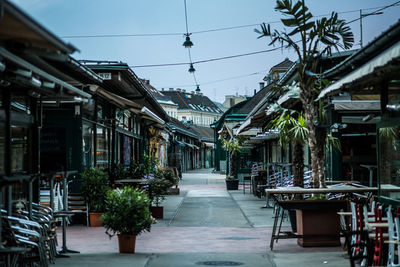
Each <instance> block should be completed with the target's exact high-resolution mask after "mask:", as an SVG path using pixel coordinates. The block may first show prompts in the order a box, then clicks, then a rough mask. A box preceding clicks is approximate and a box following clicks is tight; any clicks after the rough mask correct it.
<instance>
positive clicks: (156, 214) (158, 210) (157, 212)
mask: <svg viewBox="0 0 400 267" xmlns="http://www.w3.org/2000/svg"><path fill="white" fill-rule="evenodd" d="M150 211H151V216H153V218H155V219H162V218H164V207H150Z"/></svg>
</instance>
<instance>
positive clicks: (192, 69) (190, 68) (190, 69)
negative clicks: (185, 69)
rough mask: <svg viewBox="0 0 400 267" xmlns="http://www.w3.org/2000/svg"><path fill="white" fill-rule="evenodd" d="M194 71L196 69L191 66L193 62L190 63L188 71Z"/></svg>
mask: <svg viewBox="0 0 400 267" xmlns="http://www.w3.org/2000/svg"><path fill="white" fill-rule="evenodd" d="M195 71H196V69H195V68H194V67H193V63H190V67H189V72H190V73H193V72H195Z"/></svg>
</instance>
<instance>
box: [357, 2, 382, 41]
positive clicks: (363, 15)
mask: <svg viewBox="0 0 400 267" xmlns="http://www.w3.org/2000/svg"><path fill="white" fill-rule="evenodd" d="M382 14H383V12H371V13H367V14H363V13H362V9H360V46H361V47H363V33H362V32H363V31H362V18H364V17H368V16H374V15H382Z"/></svg>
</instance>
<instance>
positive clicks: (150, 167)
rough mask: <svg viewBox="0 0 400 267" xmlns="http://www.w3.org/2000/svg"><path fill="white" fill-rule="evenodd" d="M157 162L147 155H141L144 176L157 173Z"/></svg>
mask: <svg viewBox="0 0 400 267" xmlns="http://www.w3.org/2000/svg"><path fill="white" fill-rule="evenodd" d="M157 165H158V160H157V159H154V158H152V157H151V156H150V155H149V154H144V155H143V170H144V174H145V175H149V174H155V173H156V172H157Z"/></svg>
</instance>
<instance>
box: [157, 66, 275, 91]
mask: <svg viewBox="0 0 400 267" xmlns="http://www.w3.org/2000/svg"><path fill="white" fill-rule="evenodd" d="M267 71H268V70H267V69H265V70H260V71H257V72H252V73H249V74H243V75H237V76H232V77H227V78H223V79H218V80H213V81H208V82H204V83H202V85H208V84H214V83H219V82H224V81H229V80H235V79H240V78H244V77H249V76H253V75H258V74H262V73H265V72H267ZM195 86H196V85H193V84H183V85H182V84H181V85H174V86H171V85H170V86H161V87H162V88H174V87H177V88H179V87H195Z"/></svg>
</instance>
